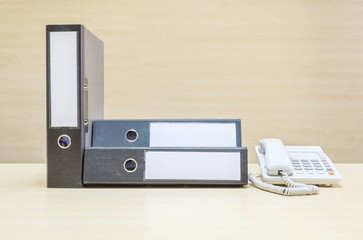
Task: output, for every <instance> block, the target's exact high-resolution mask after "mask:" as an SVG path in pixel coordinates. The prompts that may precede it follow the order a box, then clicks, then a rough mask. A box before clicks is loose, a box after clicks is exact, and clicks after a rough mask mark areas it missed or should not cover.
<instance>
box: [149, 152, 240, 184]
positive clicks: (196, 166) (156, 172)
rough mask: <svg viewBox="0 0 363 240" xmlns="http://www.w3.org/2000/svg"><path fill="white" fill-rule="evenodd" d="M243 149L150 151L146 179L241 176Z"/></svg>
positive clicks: (208, 178) (237, 178)
mask: <svg viewBox="0 0 363 240" xmlns="http://www.w3.org/2000/svg"><path fill="white" fill-rule="evenodd" d="M240 154H241V153H240V152H172V151H170V152H169V151H147V152H146V154H145V179H146V180H148V179H149V180H151V179H155V180H156V179H169V180H241V155H240Z"/></svg>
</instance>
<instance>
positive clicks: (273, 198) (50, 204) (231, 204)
mask: <svg viewBox="0 0 363 240" xmlns="http://www.w3.org/2000/svg"><path fill="white" fill-rule="evenodd" d="M336 167H337V169H338V171H339V172H340V174H341V175H342V182H341V183H340V184H339V185H335V186H334V187H331V188H326V187H325V188H320V194H319V195H314V196H297V197H286V196H281V195H276V194H272V193H269V192H264V191H262V190H259V189H256V188H254V187H253V186H250V185H249V186H246V187H244V188H240V187H237V188H231V187H229V188H223V187H222V188H211V187H202V188H196V187H192V188H185V187H174V188H168V187H159V188H155V187H153V188H151V187H149V188H135V187H133V188H127V187H123V188H87V189H47V188H46V187H45V171H46V166H45V164H0V176H1V181H0V190H1V198H0V213H1V214H0V222H1V227H0V229H1V231H0V239H47V240H48V239H52V240H53V239H54V240H56V239H79V240H82V239H87V240H90V239H148V240H149V239H158V240H160V239H168V240H169V239H200V240H202V239H208V240H210V239H238V240H240V239H261V240H262V239H268V240H271V239H281V238H289V239H295V240H300V239H301V240H306V239H321V240H323V239H329V240H335V239H336V240H341V239H347V240H356V239H361V237H362V234H363V221H362V219H363V217H362V216H363V205H362V202H363V189H362V187H361V183H362V181H363V177H362V171H363V164H337V165H336ZM249 169H250V171H252V172H255V173H257V172H258V171H259V170H258V169H259V167H258V166H257V164H250V166H249Z"/></svg>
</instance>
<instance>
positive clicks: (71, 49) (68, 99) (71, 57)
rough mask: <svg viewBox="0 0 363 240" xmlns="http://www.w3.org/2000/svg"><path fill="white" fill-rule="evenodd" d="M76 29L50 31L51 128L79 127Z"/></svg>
mask: <svg viewBox="0 0 363 240" xmlns="http://www.w3.org/2000/svg"><path fill="white" fill-rule="evenodd" d="M77 70H78V66H77V32H75V31H69V32H50V95H51V97H50V101H51V104H50V114H51V116H50V119H51V124H50V125H51V127H77V126H78V117H77V115H78V114H77V113H78V111H77V83H78V81H77V80H78V78H77Z"/></svg>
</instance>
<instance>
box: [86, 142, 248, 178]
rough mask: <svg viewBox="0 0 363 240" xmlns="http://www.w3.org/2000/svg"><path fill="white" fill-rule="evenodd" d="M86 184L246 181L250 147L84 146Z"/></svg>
mask: <svg viewBox="0 0 363 240" xmlns="http://www.w3.org/2000/svg"><path fill="white" fill-rule="evenodd" d="M83 176H84V179H83V181H84V183H85V184H86V185H107V184H108V185H115V184H117V185H245V184H247V148H240V147H238V148H104V147H102V148H101V147H89V148H86V149H85V165H84V175H83Z"/></svg>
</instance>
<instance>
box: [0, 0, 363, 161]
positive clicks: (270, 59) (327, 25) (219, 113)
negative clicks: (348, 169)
mask: <svg viewBox="0 0 363 240" xmlns="http://www.w3.org/2000/svg"><path fill="white" fill-rule="evenodd" d="M362 16H363V1H324V0H323V1H315V0H314V1H309V0H300V1H296V0H295V1H289V0H286V1H281V0H280V1H271V0H264V1H258V0H257V1H256V0H251V1H229V0H220V1H212V0H205V1H159V0H157V1H135V0H131V1H108V0H103V1H90V0H88V1H86V0H83V1H74V0H67V1H65V0H63V1H45V0H44V1H29V0H22V1H5V0H0V83H1V85H0V106H1V107H0V133H1V134H0V136H1V140H2V141H1V144H0V162H45V132H46V131H45V106H46V105H45V104H46V102H45V93H46V92H45V86H46V85H45V70H46V69H45V25H46V24H57V23H82V24H84V25H85V26H86V27H87V28H88V29H89V30H90V31H92V32H93V33H94V34H96V35H97V36H98V37H100V38H101V39H102V40H103V41H104V43H105V117H106V118H116V119H117V118H121V119H128V118H137V119H142V118H241V119H242V135H243V139H242V142H243V145H244V146H247V147H248V148H249V161H250V162H254V161H256V156H255V153H254V148H253V147H254V146H255V145H256V144H257V142H258V140H259V139H260V138H264V137H277V138H281V139H282V140H283V141H284V143H285V144H286V145H321V146H322V147H323V149H324V150H325V152H326V153H327V154H328V155H329V156H330V157H331V158H332V160H333V161H334V162H363V157H362V153H361V151H362V148H363V113H362V111H363V17H362Z"/></svg>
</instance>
